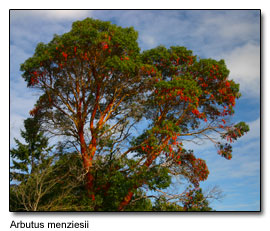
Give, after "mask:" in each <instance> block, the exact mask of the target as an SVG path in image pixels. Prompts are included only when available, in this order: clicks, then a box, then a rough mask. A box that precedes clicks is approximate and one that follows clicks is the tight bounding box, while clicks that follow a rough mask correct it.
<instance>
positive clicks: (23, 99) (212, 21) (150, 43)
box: [10, 10, 260, 211]
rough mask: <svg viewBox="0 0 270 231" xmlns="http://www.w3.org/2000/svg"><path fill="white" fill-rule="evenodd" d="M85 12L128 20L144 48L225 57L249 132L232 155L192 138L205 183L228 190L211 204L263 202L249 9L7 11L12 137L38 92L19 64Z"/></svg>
mask: <svg viewBox="0 0 270 231" xmlns="http://www.w3.org/2000/svg"><path fill="white" fill-rule="evenodd" d="M86 17H92V18H95V19H100V20H106V21H111V22H113V23H115V24H117V25H119V26H122V27H128V26H133V27H134V28H135V30H137V31H138V32H139V39H138V42H139V46H140V47H141V49H142V50H144V49H150V48H153V47H156V46H158V45H165V46H166V47H170V46H173V45H180V46H185V47H187V48H188V49H191V50H193V52H194V54H195V55H198V57H201V58H214V59H225V62H226V64H227V66H228V68H229V70H230V78H232V79H234V80H235V81H236V82H238V83H240V86H241V87H240V90H241V93H242V98H241V99H240V100H238V101H237V106H236V114H235V115H234V118H232V121H235V122H238V121H245V122H247V123H248V124H249V125H250V132H249V133H248V134H247V135H246V136H245V137H243V138H241V139H239V141H238V142H237V143H235V144H234V145H233V147H234V151H233V158H232V159H231V160H226V159H224V158H221V157H220V156H219V155H217V154H216V150H215V148H214V147H213V146H212V144H210V143H204V144H202V145H200V146H195V145H193V146H191V148H193V149H194V150H195V154H196V156H198V157H201V158H203V159H205V160H206V162H207V164H208V168H209V170H210V175H209V177H208V180H207V181H206V182H203V183H202V187H203V189H207V188H208V187H211V186H215V185H218V186H219V187H220V188H221V189H222V191H223V193H224V195H225V197H224V199H223V200H222V201H221V202H213V203H212V204H211V205H212V206H213V207H214V209H216V210H218V211H256V210H259V209H260V207H259V206H260V14H259V11H254V10H240V11H239V10H231V11H226V10H216V11H215V10H203V11H201V10H189V11H184V10H169V11H157V10H155V11H150V10H147V11H134V10H127V11H105V10H99V11H89V10H83V11H79V10H73V11H68V10H65V11H11V15H10V70H11V71H10V131H11V136H10V141H11V146H14V141H13V138H14V137H17V138H19V136H20V129H22V128H23V120H24V119H26V118H27V117H28V116H29V114H28V113H29V111H30V110H31V109H32V108H33V105H34V103H35V101H36V99H37V97H38V95H37V93H35V92H33V91H31V90H30V89H27V88H26V84H25V82H24V81H23V79H22V78H21V76H20V75H21V73H20V71H19V68H20V64H21V63H23V62H24V60H25V59H27V58H28V57H30V56H32V55H33V52H34V50H35V47H36V45H37V43H38V42H45V43H47V42H49V41H50V40H51V39H52V37H53V35H54V34H62V33H65V32H67V31H69V30H70V28H71V24H72V22H73V21H75V20H81V19H84V18H86Z"/></svg>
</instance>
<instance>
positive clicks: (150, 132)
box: [21, 18, 249, 210]
mask: <svg viewBox="0 0 270 231" xmlns="http://www.w3.org/2000/svg"><path fill="white" fill-rule="evenodd" d="M137 37H138V34H137V32H136V31H135V30H134V29H133V28H121V27H118V26H116V25H113V24H111V23H110V22H102V21H99V20H93V19H90V18H87V19H85V20H83V21H77V22H74V23H73V25H72V29H71V31H70V32H68V33H65V34H63V35H61V36H59V35H55V36H54V38H53V40H52V41H51V42H50V43H48V44H43V43H40V44H38V45H37V47H36V50H35V54H34V55H33V57H31V58H29V59H28V60H26V61H25V62H24V63H23V64H22V65H21V71H23V78H24V79H25V81H26V82H27V84H28V87H30V88H34V89H37V90H38V91H39V92H40V95H41V96H40V98H39V100H38V101H37V103H36V105H35V108H34V109H33V110H32V111H31V112H30V114H31V115H35V116H38V117H39V118H41V121H42V122H41V123H42V127H43V129H44V130H45V131H47V132H50V133H52V134H54V135H56V136H63V137H65V138H66V140H67V141H68V142H69V143H72V145H73V146H74V148H75V149H76V150H77V151H78V153H80V155H81V157H82V162H83V168H84V169H85V171H86V172H87V174H86V175H87V191H88V196H89V198H91V199H92V201H93V202H96V201H97V200H99V199H100V198H103V199H104V198H105V196H104V195H106V197H107V198H110V196H111V198H114V199H116V200H114V201H112V200H105V201H103V202H102V203H101V205H100V206H97V207H96V209H98V207H99V208H108V209H109V208H110V210H125V209H127V208H128V205H129V204H130V203H132V201H134V200H136V197H137V196H136V195H139V194H142V192H143V191H144V189H145V188H146V189H148V190H150V191H151V190H152V191H156V192H159V193H160V195H162V193H164V192H163V191H161V190H164V189H166V188H168V187H169V185H171V183H172V178H174V177H176V176H182V177H183V178H185V179H187V180H188V181H189V182H191V183H192V184H193V185H194V187H199V183H200V181H203V180H206V179H207V176H208V174H209V171H208V168H207V165H206V163H205V161H204V160H202V159H200V158H196V157H195V155H194V153H193V151H192V150H186V149H185V147H184V145H185V142H186V141H187V140H193V141H194V142H197V141H198V140H200V139H206V140H210V141H211V142H213V143H214V145H215V146H216V147H217V149H218V153H219V154H220V155H221V156H223V157H225V158H226V159H230V158H231V157H232V154H231V153H232V147H231V144H230V143H231V142H234V141H235V140H237V139H238V138H239V137H241V136H242V135H243V134H244V133H246V132H248V130H249V128H248V126H247V125H246V124H245V123H244V122H240V123H238V124H233V123H231V122H230V121H229V119H230V117H231V116H232V115H233V114H234V109H233V108H234V106H235V100H236V99H238V98H239V97H240V93H239V85H238V84H236V83H235V82H234V81H233V80H229V79H228V75H229V70H228V69H227V67H226V65H225V62H224V61H223V60H220V61H216V60H213V59H198V58H197V57H196V56H194V55H193V54H192V51H190V50H187V49H186V48H184V47H179V46H174V47H170V48H169V49H167V48H165V47H163V46H159V47H157V48H154V49H151V50H147V51H144V52H140V49H139V47H138V43H137ZM142 126H144V127H145V129H144V130H143V131H142V129H141V127H142ZM226 140H227V142H226ZM224 141H225V142H224ZM157 190H159V191H157ZM139 192H140V193H139ZM146 196H148V197H150V196H151V195H149V194H146ZM108 203H109V204H108ZM107 206H109V207H107Z"/></svg>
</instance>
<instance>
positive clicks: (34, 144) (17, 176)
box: [10, 117, 52, 182]
mask: <svg viewBox="0 0 270 231" xmlns="http://www.w3.org/2000/svg"><path fill="white" fill-rule="evenodd" d="M24 128H25V131H23V130H21V136H22V138H23V139H24V140H25V144H23V143H21V142H20V141H19V140H18V139H14V140H15V142H16V145H17V147H16V148H12V149H11V150H10V155H11V157H12V166H11V170H12V171H11V173H10V177H11V180H14V181H17V182H23V181H26V180H27V178H28V176H29V175H30V174H31V173H32V172H33V171H34V170H35V168H36V167H37V166H39V165H40V163H41V162H42V161H44V159H45V158H46V157H48V153H49V152H50V151H51V149H52V147H48V145H49V143H48V138H46V137H45V136H44V134H43V132H42V131H40V123H39V121H38V119H37V118H36V117H35V118H28V119H26V120H25V121H24Z"/></svg>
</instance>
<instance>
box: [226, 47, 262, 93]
mask: <svg viewBox="0 0 270 231" xmlns="http://www.w3.org/2000/svg"><path fill="white" fill-rule="evenodd" d="M224 59H225V61H226V64H227V66H228V69H229V70H230V77H231V78H232V79H234V80H235V81H236V82H238V83H240V91H241V92H242V93H243V96H244V97H254V96H259V94H260V46H259V45H256V44H253V43H248V44H245V45H244V46H242V47H237V48H236V49H234V50H232V51H231V52H230V53H229V54H227V55H225V56H224Z"/></svg>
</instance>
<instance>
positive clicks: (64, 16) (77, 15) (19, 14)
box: [11, 10, 91, 22]
mask: <svg viewBox="0 0 270 231" xmlns="http://www.w3.org/2000/svg"><path fill="white" fill-rule="evenodd" d="M11 16H12V20H11V22H13V21H19V20H27V19H31V18H32V20H33V18H37V19H38V20H42V19H43V20H50V21H51V20H78V19H83V18H86V17H90V16H91V11H90V10H13V11H12V12H11Z"/></svg>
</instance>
